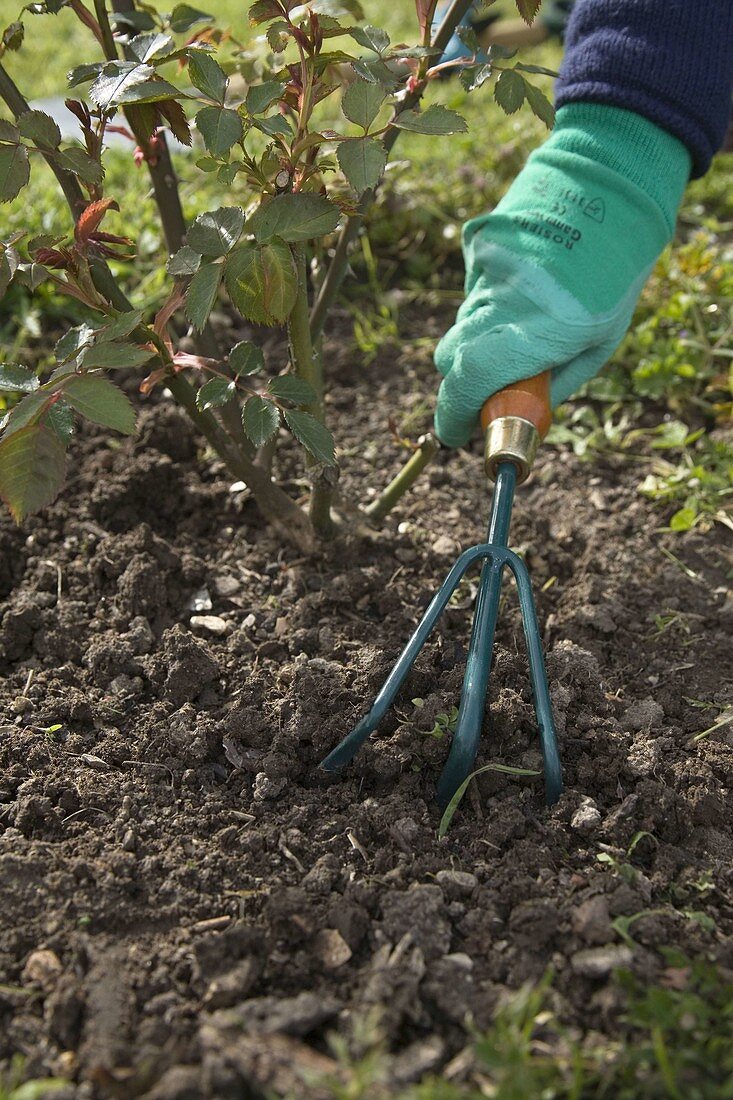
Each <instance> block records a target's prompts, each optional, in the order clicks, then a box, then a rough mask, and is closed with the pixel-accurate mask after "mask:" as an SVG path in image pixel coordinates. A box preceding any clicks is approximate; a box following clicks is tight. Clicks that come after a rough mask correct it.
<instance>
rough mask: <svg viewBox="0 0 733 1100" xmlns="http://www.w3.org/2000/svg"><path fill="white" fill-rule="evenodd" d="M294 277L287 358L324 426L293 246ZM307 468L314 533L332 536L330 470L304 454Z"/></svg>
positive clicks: (316, 361) (301, 262)
mask: <svg viewBox="0 0 733 1100" xmlns="http://www.w3.org/2000/svg"><path fill="white" fill-rule="evenodd" d="M293 255H294V257H295V266H296V271H297V277H298V295H297V297H296V299H295V305H294V306H293V310H292V312H291V314H290V317H289V318H288V341H289V343H290V356H291V359H292V362H293V366H294V368H295V371H296V373H297V374H298V375H299V377H300V378H303V379H304V380H305V381H306V382H308V383H309V384H310V385H311V386H312V387H313V389H314V390H315V393H316V400H315V401H314V402H313V403H312V404H311V405H309V406H308V412H310V413H311V414H312V415H313V416H315V417H316V418H317V419H318V420H320V422H321V423H322V424H323V423H324V415H323V373H322V370H321V359H320V357H317V356H315V355H314V354H313V343H312V341H311V332H310V321H309V318H308V274H307V268H306V262H305V248H304V247H303V245H295V246H294V247H293ZM307 463H308V466H309V467H310V468H311V470H312V471H313V490H312V492H311V500H310V518H311V523H312V524H313V528H314V530H315V532H316V533H317V534H318V535H320V536H321V537H322V538H328V537H329V535H331V534H332V533H333V519H332V517H331V503H332V500H333V489H334V484H335V477H334V473H335V471H334V469H333V467H327V466H323V465H322V464H320V463H317V462H316V460H315V459H314V458H313V457H312V456H311V455H308V457H307Z"/></svg>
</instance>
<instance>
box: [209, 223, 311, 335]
mask: <svg viewBox="0 0 733 1100" xmlns="http://www.w3.org/2000/svg"><path fill="white" fill-rule="evenodd" d="M224 279H225V283H226V288H227V291H228V293H229V297H230V298H231V300H232V303H233V304H234V306H235V308H236V309H238V310H239V312H240V313H241V314H242V316H243V317H246V318H247V319H248V320H249V321H257V322H258V323H259V324H263V325H273V324H278V323H279V322H283V321H285V320H287V318H288V317H289V315H290V311H291V310H292V308H293V306H294V305H295V299H296V296H297V293H298V280H297V274H296V269H295V261H294V260H293V255H292V253H291V251H290V249H289V248H288V246H287V244H285V242H284V241H279V240H273V241H270V242H269V243H268V244H264V245H257V244H253V243H249V242H248V243H247V244H244V245H240V247H239V248H235V249H234V251H233V252H231V253H230V254H229V257H228V259H227V263H226V274H225V276H224Z"/></svg>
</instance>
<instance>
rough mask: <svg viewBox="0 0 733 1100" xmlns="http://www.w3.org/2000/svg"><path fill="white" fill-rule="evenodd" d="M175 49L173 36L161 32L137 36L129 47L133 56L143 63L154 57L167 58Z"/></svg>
mask: <svg viewBox="0 0 733 1100" xmlns="http://www.w3.org/2000/svg"><path fill="white" fill-rule="evenodd" d="M175 48H176V44H175V42H174V41H173V39H172V38H171V36H170V35H169V34H161V33H160V32H157V33H153V34H138V35H135V37H134V38H133V39H132V40H131V42H130V44H129V45H128V47H127V49H128V50H129V52H130V53H131V54H132V56H133V57H134V58H135V59H136V60H137V61H142V62H145V61H150V59H151V58H152V57H160V58H162V57H167V56H168V54H169V53H173V51H174V50H175Z"/></svg>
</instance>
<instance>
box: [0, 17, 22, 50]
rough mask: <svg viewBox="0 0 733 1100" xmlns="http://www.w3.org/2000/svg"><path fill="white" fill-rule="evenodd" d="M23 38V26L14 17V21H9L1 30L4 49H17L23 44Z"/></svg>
mask: <svg viewBox="0 0 733 1100" xmlns="http://www.w3.org/2000/svg"><path fill="white" fill-rule="evenodd" d="M24 38H25V27H24V26H23V24H22V23H21V22H20V20H19V19H16V20H15V22H13V23H10V24H9V25H8V26H7V27H6V28H5V30H4V31H3V38H2V42H3V46H4V47H5V49H6V50H19V49H20V47H21V46H22V45H23V39H24Z"/></svg>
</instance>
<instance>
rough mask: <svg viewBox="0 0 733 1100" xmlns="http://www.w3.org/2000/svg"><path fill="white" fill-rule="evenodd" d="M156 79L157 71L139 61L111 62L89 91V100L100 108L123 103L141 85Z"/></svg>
mask: <svg viewBox="0 0 733 1100" xmlns="http://www.w3.org/2000/svg"><path fill="white" fill-rule="evenodd" d="M154 78H155V69H154V68H153V67H152V66H151V65H145V64H141V63H140V62H139V61H109V62H108V63H107V64H106V65H105V66H104V68H103V69H102V70H101V72H100V73H99V76H98V77H97V79H96V80H95V81H94V83H93V84H92V86H91V88H90V89H89V98H90V99H92V100H93V101H94V103H96V104H97V106H98V107H103V108H105V109H106V108H107V107H110V106H111V105H112V104H113V103H121V102H123V99H124V96H125V95H126V94H127V93H128V92H129V91H130V90H131V89H132V88H134V87H136V86H137V85H139V84H145V83H147V82H149V81H150V80H152V79H154Z"/></svg>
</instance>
